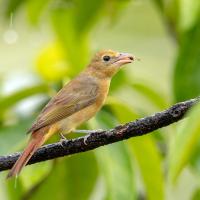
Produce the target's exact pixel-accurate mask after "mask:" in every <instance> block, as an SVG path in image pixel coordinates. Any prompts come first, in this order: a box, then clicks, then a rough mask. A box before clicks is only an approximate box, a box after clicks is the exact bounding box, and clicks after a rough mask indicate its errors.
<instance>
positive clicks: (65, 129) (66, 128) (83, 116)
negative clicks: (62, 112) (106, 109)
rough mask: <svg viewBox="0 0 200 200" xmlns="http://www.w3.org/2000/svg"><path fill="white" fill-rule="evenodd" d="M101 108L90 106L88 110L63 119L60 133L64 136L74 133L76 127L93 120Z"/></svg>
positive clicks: (60, 124)
mask: <svg viewBox="0 0 200 200" xmlns="http://www.w3.org/2000/svg"><path fill="white" fill-rule="evenodd" d="M100 107H101V106H99V107H98V106H97V105H96V104H94V105H91V106H88V107H87V108H84V109H82V110H81V111H79V112H77V113H75V114H73V115H71V116H70V117H67V118H66V119H63V120H62V121H60V122H59V127H60V131H61V132H62V133H63V134H67V133H69V132H71V131H73V130H74V129H75V128H76V127H78V126H79V125H81V124H82V123H84V122H85V121H87V120H89V119H90V118H92V117H93V116H94V115H95V114H96V112H97V111H98V110H99V109H100Z"/></svg>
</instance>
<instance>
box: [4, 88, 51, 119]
mask: <svg viewBox="0 0 200 200" xmlns="http://www.w3.org/2000/svg"><path fill="white" fill-rule="evenodd" d="M47 91H48V87H47V86H46V85H36V86H32V87H28V88H24V89H21V90H19V91H16V92H14V93H12V94H11V95H8V96H5V97H1V99H0V114H1V115H2V113H3V112H4V111H6V109H8V108H10V107H12V106H14V105H15V104H16V103H18V102H19V101H21V100H22V99H24V98H27V97H29V96H32V95H35V94H39V93H46V92H47Z"/></svg>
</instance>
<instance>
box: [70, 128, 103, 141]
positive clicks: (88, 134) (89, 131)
mask: <svg viewBox="0 0 200 200" xmlns="http://www.w3.org/2000/svg"><path fill="white" fill-rule="evenodd" d="M101 131H103V129H97V130H74V131H73V133H83V134H87V135H86V136H84V140H83V142H84V144H85V145H87V139H88V137H89V136H90V134H91V133H95V132H101Z"/></svg>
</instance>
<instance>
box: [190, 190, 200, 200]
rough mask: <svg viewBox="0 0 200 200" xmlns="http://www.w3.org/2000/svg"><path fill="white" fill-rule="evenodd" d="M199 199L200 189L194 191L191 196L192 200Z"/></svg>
mask: <svg viewBox="0 0 200 200" xmlns="http://www.w3.org/2000/svg"><path fill="white" fill-rule="evenodd" d="M199 199H200V189H198V190H196V191H195V192H194V194H193V196H192V200H199Z"/></svg>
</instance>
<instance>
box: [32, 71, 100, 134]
mask: <svg viewBox="0 0 200 200" xmlns="http://www.w3.org/2000/svg"><path fill="white" fill-rule="evenodd" d="M97 95H98V84H97V82H96V80H94V79H93V78H91V77H90V76H83V75H82V74H81V75H80V76H79V77H77V78H76V79H74V80H72V81H71V82H69V83H68V84H67V85H65V86H64V87H63V88H62V89H61V90H60V91H59V92H58V93H57V95H56V96H55V97H53V98H52V99H51V100H50V101H49V103H48V104H47V105H46V106H45V107H44V109H43V110H42V112H41V113H40V115H39V116H38V118H37V120H36V122H35V123H34V124H33V126H32V127H31V129H29V131H28V132H33V131H37V130H38V129H40V128H42V127H45V126H47V125H50V124H53V123H55V122H58V121H60V120H62V119H64V118H66V117H68V116H70V115H72V114H74V113H75V112H78V111H80V110H81V109H83V108H85V107H87V106H89V105H91V104H93V103H94V102H95V100H96V98H97Z"/></svg>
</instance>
